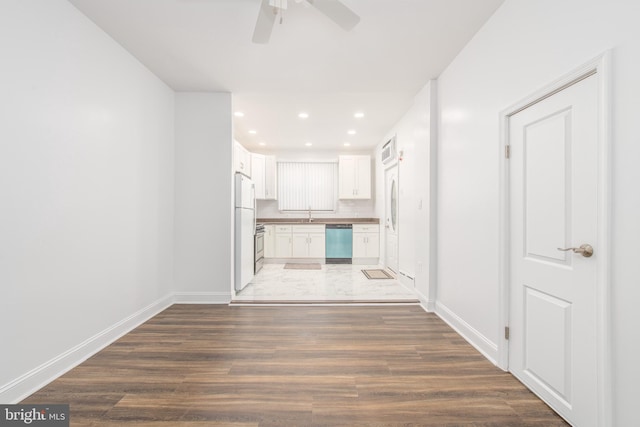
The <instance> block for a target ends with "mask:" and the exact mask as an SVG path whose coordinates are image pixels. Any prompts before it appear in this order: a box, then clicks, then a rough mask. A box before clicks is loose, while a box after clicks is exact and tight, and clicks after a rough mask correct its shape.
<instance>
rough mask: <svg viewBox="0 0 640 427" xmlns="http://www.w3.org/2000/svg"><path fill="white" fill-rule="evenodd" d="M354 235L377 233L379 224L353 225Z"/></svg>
mask: <svg viewBox="0 0 640 427" xmlns="http://www.w3.org/2000/svg"><path fill="white" fill-rule="evenodd" d="M353 232H354V233H379V232H380V225H379V224H353Z"/></svg>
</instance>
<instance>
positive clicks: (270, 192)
mask: <svg viewBox="0 0 640 427" xmlns="http://www.w3.org/2000/svg"><path fill="white" fill-rule="evenodd" d="M277 188H278V172H277V164H276V156H264V198H265V200H276V199H277V198H278V191H277Z"/></svg>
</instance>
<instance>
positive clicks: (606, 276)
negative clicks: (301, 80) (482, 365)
mask: <svg viewBox="0 0 640 427" xmlns="http://www.w3.org/2000/svg"><path fill="white" fill-rule="evenodd" d="M610 68H611V53H610V52H605V53H604V54H602V55H600V56H598V57H596V58H594V59H593V60H591V61H589V62H588V63H586V64H584V65H583V66H581V67H579V68H577V69H575V70H574V71H572V72H571V73H569V74H567V75H565V76H563V77H561V78H560V79H558V80H556V81H555V82H553V83H551V84H549V85H547V86H546V87H544V88H542V89H540V90H538V91H536V92H535V93H534V94H532V95H530V96H528V97H526V98H525V99H523V100H521V101H519V102H517V103H515V104H513V105H512V106H510V107H509V108H507V109H505V110H503V111H502V112H500V115H499V117H500V145H499V156H500V157H499V158H500V216H499V221H500V222H499V272H500V275H499V307H500V309H499V313H498V316H499V323H498V324H499V335H498V336H499V337H501V339H500V340H499V342H498V366H499V367H500V368H502V369H503V370H505V371H508V370H509V346H508V344H509V343H508V341H507V339H506V338H505V333H504V328H505V327H507V326H508V325H509V289H510V283H509V277H510V259H509V253H510V248H509V241H510V228H511V224H510V222H509V204H510V199H509V179H510V172H509V161H508V160H507V159H506V156H505V152H506V149H507V148H506V147H507V145H508V143H509V118H510V117H511V116H512V115H514V114H516V113H517V112H519V111H522V110H523V109H524V108H527V107H528V106H530V105H532V104H535V103H537V102H539V101H541V100H543V99H545V98H547V97H549V96H551V95H553V94H554V93H556V92H558V91H560V90H562V89H564V88H566V87H567V86H570V85H572V84H574V83H576V82H578V81H580V80H582V79H584V78H586V77H588V76H590V75H593V74H597V75H598V76H599V80H598V84H599V88H598V91H599V95H600V105H599V107H598V108H599V123H598V128H599V135H598V156H599V169H598V210H599V212H598V231H597V233H598V249H597V250H598V260H597V263H598V264H597V271H598V274H597V278H596V282H597V284H596V286H597V301H598V304H597V308H596V310H597V324H596V335H597V336H596V345H597V353H598V354H597V358H598V361H597V364H598V373H597V382H598V423H597V425H598V426H603V427H604V426H612V425H613V413H612V402H613V397H612V384H611V378H612V376H611V372H612V357H611V351H610V348H611V345H610V342H611V332H610V327H611V321H610V318H611V313H610V292H611V290H610V249H609V248H610V230H611V212H610V211H611V208H610V206H611V203H610V197H611V190H610V189H611V166H610V159H611V156H610V151H611V131H610V118H611V101H610V93H611V89H610V88H611V82H610V79H611V71H610Z"/></svg>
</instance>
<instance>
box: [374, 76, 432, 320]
mask: <svg viewBox="0 0 640 427" xmlns="http://www.w3.org/2000/svg"><path fill="white" fill-rule="evenodd" d="M435 91H436V82H435V81H430V82H429V83H427V85H426V86H425V87H424V88H423V89H422V90H421V91H420V92H419V93H418V94H417V95H416V96H415V99H414V104H413V106H412V107H411V108H410V109H409V111H407V113H406V114H405V115H404V116H403V117H402V119H400V121H399V122H398V123H397V124H396V125H395V126H394V127H393V129H392V130H391V131H390V132H389V133H388V134H387V136H386V137H385V139H384V140H383V141H382V142H380V144H379V145H378V147H377V149H376V153H380V150H381V148H382V146H383V145H384V144H385V143H386V142H387V141H388V140H389V139H390V138H392V137H393V136H394V135H395V136H396V143H397V148H398V152H402V159H401V160H400V161H399V162H398V165H399V170H398V183H399V187H398V188H399V212H398V214H399V215H398V223H399V225H398V233H399V241H398V246H399V248H398V252H399V254H398V263H399V270H400V273H402V275H401V276H400V278H401V280H402V281H403V282H404V283H405V284H407V285H408V286H412V287H414V288H415V290H416V291H417V292H418V295H419V297H420V299H421V300H422V302H423V303H424V304H425V305H426V306H427V307H428V308H429V309H433V307H434V304H435V301H434V297H435V295H434V293H435V292H434V289H432V288H435V276H431V275H430V272H431V271H432V270H435V265H432V264H435V263H434V262H433V261H432V258H433V256H434V255H435V254H434V251H433V250H432V244H433V245H434V244H435V240H433V239H432V238H431V234H432V233H433V230H431V228H430V224H431V223H432V218H433V212H432V211H431V207H432V206H435V188H432V183H435V176H434V172H435V166H434V164H433V163H434V162H435V157H434V156H433V155H432V152H433V150H434V149H435V135H436V133H435V130H436V129H435V127H436V123H435V119H433V118H434V117H435V99H436V93H435ZM385 169H386V166H385V165H383V164H382V162H381V161H380V159H377V160H376V170H377V172H376V173H377V175H378V185H377V188H378V190H377V194H376V197H377V199H378V200H379V203H378V204H377V210H378V215H380V218H384V212H385V184H384V183H385V176H384V175H385ZM382 222H384V221H382ZM381 232H382V234H383V235H384V228H381ZM384 241H385V239H384V236H381V242H382V248H383V250H382V252H381V253H384V250H385V249H386V248H385V246H384ZM381 259H382V260H384V259H385V258H384V256H381ZM407 277H409V278H413V280H410V279H408V278H407ZM432 277H433V278H432Z"/></svg>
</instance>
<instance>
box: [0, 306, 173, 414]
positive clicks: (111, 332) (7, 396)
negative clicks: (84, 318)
mask: <svg viewBox="0 0 640 427" xmlns="http://www.w3.org/2000/svg"><path fill="white" fill-rule="evenodd" d="M172 304H173V295H168V296H166V297H164V298H161V299H159V300H157V301H155V302H153V303H151V304H149V305H148V306H146V307H144V308H142V309H140V310H138V311H137V312H135V313H133V314H132V315H131V316H129V317H127V318H125V319H123V320H121V321H119V322H118V323H116V324H115V325H113V326H110V327H109V328H107V329H105V330H103V331H102V332H99V333H97V334H96V335H94V336H92V337H91V338H89V339H87V340H85V341H84V342H82V343H80V344H78V345H76V346H75V347H73V348H71V349H69V350H67V351H66V352H64V353H62V354H60V355H59V356H56V357H54V358H53V359H51V360H49V361H48V362H45V363H43V364H42V365H40V366H38V367H36V368H34V369H33V370H31V371H30V372H27V373H26V374H24V375H22V376H20V377H18V378H16V379H15V380H13V381H11V382H10V383H8V384H5V385H3V386H1V387H0V402H6V403H18V402H20V401H21V400H23V399H25V398H26V397H28V396H29V395H31V394H33V393H34V392H36V391H37V390H39V389H41V388H42V387H44V386H45V385H47V384H49V383H50V382H51V381H53V380H55V379H56V378H58V377H60V376H61V375H63V374H64V373H66V372H67V371H69V370H71V369H73V368H74V367H76V366H78V365H79V364H80V363H82V362H84V361H85V360H87V359H88V358H90V357H91V356H93V355H94V354H96V353H97V352H99V351H100V350H102V349H103V348H105V347H107V346H108V345H109V344H111V343H113V342H114V341H116V340H117V339H118V338H120V337H122V336H123V335H125V334H127V333H128V332H130V331H131V330H133V329H135V328H136V327H138V326H140V325H141V324H142V323H144V322H146V321H147V320H149V319H150V318H152V317H153V316H155V315H156V314H158V313H160V312H161V311H163V310H165V309H166V308H168V307H170V306H171V305H172Z"/></svg>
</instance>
